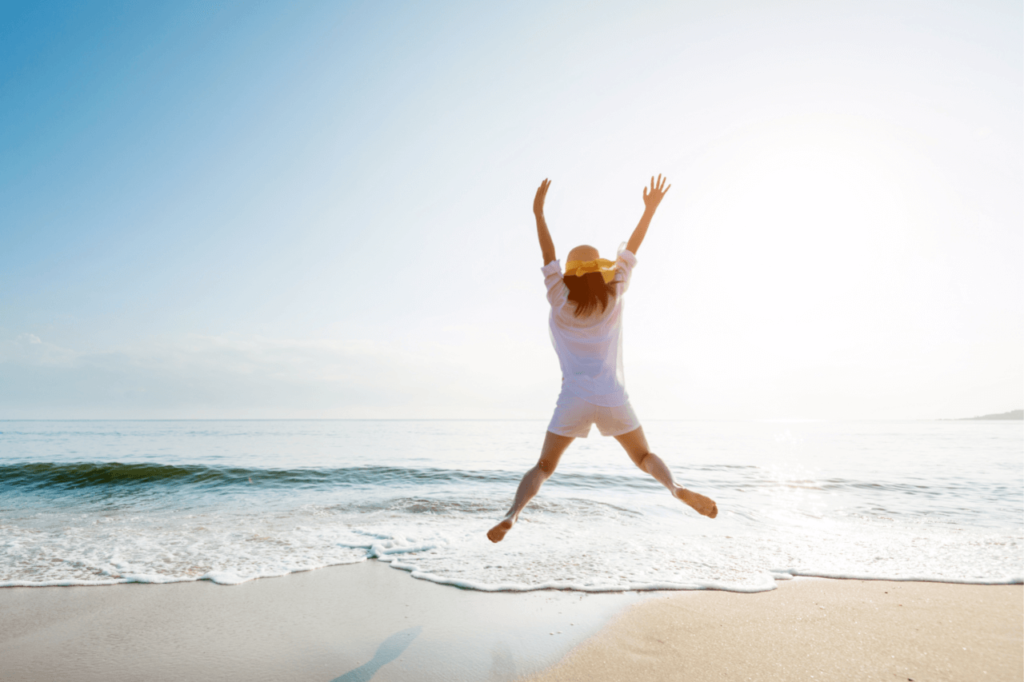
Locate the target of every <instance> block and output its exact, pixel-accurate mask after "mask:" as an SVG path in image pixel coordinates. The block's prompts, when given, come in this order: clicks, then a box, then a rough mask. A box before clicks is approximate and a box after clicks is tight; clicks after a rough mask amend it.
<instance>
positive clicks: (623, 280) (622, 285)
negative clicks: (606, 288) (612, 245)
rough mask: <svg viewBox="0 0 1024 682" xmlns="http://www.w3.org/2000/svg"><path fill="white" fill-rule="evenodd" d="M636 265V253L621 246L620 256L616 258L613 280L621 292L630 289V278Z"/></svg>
mask: <svg viewBox="0 0 1024 682" xmlns="http://www.w3.org/2000/svg"><path fill="white" fill-rule="evenodd" d="M634 265H636V254H635V253H633V252H632V251H630V250H629V249H627V248H624V247H622V248H620V249H619V257H618V258H617V259H616V260H615V279H614V280H612V281H613V282H615V284H616V285H617V287H618V293H619V294H624V293H626V290H627V289H629V279H630V277H631V276H632V275H633V266H634Z"/></svg>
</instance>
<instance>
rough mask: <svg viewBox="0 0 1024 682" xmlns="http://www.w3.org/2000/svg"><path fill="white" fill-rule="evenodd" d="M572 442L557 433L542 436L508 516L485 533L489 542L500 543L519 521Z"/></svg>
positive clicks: (570, 439) (567, 437)
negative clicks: (524, 509)
mask: <svg viewBox="0 0 1024 682" xmlns="http://www.w3.org/2000/svg"><path fill="white" fill-rule="evenodd" d="M574 440H575V438H570V437H569V436H559V435H558V434H557V433H551V432H550V431H548V432H547V434H546V435H545V436H544V445H543V447H541V450H540V459H538V460H537V463H536V464H535V465H534V466H533V468H532V469H530V470H529V471H527V472H526V475H525V476H523V480H522V481H520V482H519V489H518V490H516V498H515V500H513V502H512V508H511V509H509V510H508V514H506V515H505V518H504V519H502V521H501V522H500V523H499V524H498V525H496V526H495V527H494V528H492V529H490V530H489V531H487V539H489V540H490V541H491V542H501V541H502V540H503V539H504V538H505V533H507V532H509V530H511V529H512V526H513V524H515V522H516V521H518V520H519V512H521V511H523V507H525V506H526V503H527V502H529V501H530V500H532V499H533V496H534V495H536V494H537V491H539V490H540V487H541V486H542V485H544V481H546V480H548V479H549V478H551V474H553V473H555V469H556V468H557V467H558V461H559V460H560V459H561V458H562V453H564V452H565V450H566V448H568V447H569V444H570V443H572V442H573V441H574Z"/></svg>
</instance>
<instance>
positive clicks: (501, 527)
mask: <svg viewBox="0 0 1024 682" xmlns="http://www.w3.org/2000/svg"><path fill="white" fill-rule="evenodd" d="M712 504H713V503H712ZM510 530H512V520H511V519H505V520H504V521H502V522H501V523H499V524H498V525H497V526H495V527H494V528H492V529H490V530H489V531H487V539H488V540H490V541H491V542H501V541H502V540H504V539H505V533H507V532H509V531H510Z"/></svg>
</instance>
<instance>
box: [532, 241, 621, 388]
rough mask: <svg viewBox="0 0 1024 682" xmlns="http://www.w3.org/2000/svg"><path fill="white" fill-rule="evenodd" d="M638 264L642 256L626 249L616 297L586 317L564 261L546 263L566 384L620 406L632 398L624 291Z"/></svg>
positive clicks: (617, 266)
mask: <svg viewBox="0 0 1024 682" xmlns="http://www.w3.org/2000/svg"><path fill="white" fill-rule="evenodd" d="M634 265H636V255H635V254H633V252H631V251H629V250H627V249H624V248H623V249H621V250H620V251H619V257H618V259H617V260H616V261H615V270H616V272H615V277H614V278H613V279H612V281H611V283H612V284H614V285H615V297H614V298H610V299H609V301H608V307H607V308H605V309H604V312H599V311H592V312H591V313H590V314H589V315H585V316H583V317H576V304H575V303H572V302H571V301H569V288H568V287H567V286H565V282H563V281H562V266H561V264H560V263H559V262H558V261H557V260H554V261H551V262H550V263H548V264H547V265H545V266H544V267H543V268H541V272H543V273H544V284H546V285H547V288H548V302H549V303H551V317H550V328H551V343H552V344H553V345H554V347H555V352H556V353H557V354H558V363H559V364H560V365H561V366H562V382H563V383H562V388H563V390H568V391H570V392H572V393H574V394H575V395H577V396H579V397H580V398H583V399H584V400H586V401H587V402H588V403H592V404H594V405H602V406H604V407H617V406H619V405H625V404H626V402H628V401H629V396H628V395H627V394H626V385H625V378H624V376H623V373H622V294H624V293H625V292H626V290H627V289H628V288H629V276H630V274H631V273H632V272H633V266H634Z"/></svg>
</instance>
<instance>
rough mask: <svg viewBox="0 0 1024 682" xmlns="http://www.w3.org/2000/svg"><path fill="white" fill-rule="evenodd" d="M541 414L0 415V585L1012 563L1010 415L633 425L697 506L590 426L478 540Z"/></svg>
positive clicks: (510, 585) (767, 580) (978, 573)
mask: <svg viewBox="0 0 1024 682" xmlns="http://www.w3.org/2000/svg"><path fill="white" fill-rule="evenodd" d="M545 426H546V424H545V422H534V421H23V422H18V421H6V422H0V431H2V433H0V586H32V585H39V586H42V585H98V584H111V583H121V582H172V581H188V580H212V581H214V582H217V583H223V584H237V583H240V582H244V581H247V580H252V579H254V578H263V577H270V576H281V575H285V574H288V573H291V572H294V571H305V570H311V569H317V568H321V567H325V566H334V565H339V564H350V563H354V562H359V561H367V560H373V561H382V562H388V563H390V565H391V566H392V567H394V568H396V569H402V570H405V571H408V572H409V573H410V575H411V576H412V577H414V578H422V579H426V580H433V581H436V582H440V583H447V584H452V585H458V586H460V587H464V588H471V589H478V590H532V589H542V588H558V589H572V590H583V591H607V590H640V589H700V588H717V589H727V590H737V591H759V590H765V589H771V588H772V587H773V586H774V585H775V581H776V580H779V579H786V578H789V577H791V576H794V575H814V576H826V577H857V578H886V579H896V580H905V579H917V580H938V581H950V582H971V583H1007V582H1021V578H1022V576H1024V460H1022V454H1024V425H1022V424H1021V423H1020V422H984V421H917V422H793V423H783V422H774V423H763V422H762V423H758V422H693V421H677V422H672V421H652V422H648V423H647V424H645V427H644V428H645V431H646V433H647V436H648V440H649V442H650V444H651V447H652V449H653V450H654V452H656V453H658V454H659V455H661V456H662V458H663V459H665V461H666V462H667V463H668V464H669V465H670V467H671V468H672V470H673V472H674V474H675V476H676V478H677V480H678V482H680V483H681V484H683V485H685V486H686V487H688V488H691V489H693V490H696V491H698V492H701V493H704V494H706V495H709V496H711V497H712V498H714V499H715V500H716V501H717V503H718V508H719V510H720V513H719V516H718V518H717V519H714V520H711V519H707V518H704V517H701V516H699V515H697V514H696V513H695V512H693V511H692V510H691V509H689V508H688V507H686V506H685V505H683V504H682V503H681V502H679V501H677V500H676V499H674V498H673V497H671V496H670V495H669V493H668V492H667V491H666V490H665V489H664V488H662V487H661V486H660V485H659V484H658V483H656V482H655V481H654V480H653V479H651V478H650V477H649V476H647V475H646V474H644V473H643V472H641V471H640V470H639V469H637V468H636V467H635V466H633V465H632V463H631V462H630V460H629V459H628V457H627V456H626V454H625V453H624V452H623V450H622V449H621V447H620V446H619V445H618V444H617V443H616V441H615V440H614V439H611V438H600V437H599V436H598V435H597V432H596V430H595V431H594V432H593V433H592V434H591V437H590V438H589V439H585V440H583V439H578V440H576V441H575V442H574V443H573V445H572V446H571V447H570V448H569V450H568V451H567V452H566V454H565V455H564V456H563V457H562V461H561V464H560V465H559V467H558V470H557V471H556V472H555V474H554V476H553V477H552V478H551V479H550V480H549V481H548V482H547V484H546V485H545V486H544V487H543V488H542V490H541V492H540V494H539V495H538V496H537V497H536V498H534V500H533V501H532V502H531V503H530V504H529V505H528V506H527V508H526V510H525V511H524V512H523V515H522V517H521V518H520V522H519V523H518V524H517V525H516V526H515V528H513V530H512V531H511V532H510V533H509V534H508V536H507V537H506V539H505V541H504V542H502V543H500V544H498V545H495V544H492V543H490V542H489V541H488V540H487V538H486V532H487V530H488V529H489V528H490V527H491V526H492V525H493V524H494V523H496V522H497V521H498V520H499V519H500V518H501V517H502V516H503V515H504V514H505V512H506V511H507V509H508V507H509V505H510V504H511V501H512V496H513V494H514V492H515V489H516V486H517V484H518V482H519V479H520V477H521V476H522V474H523V473H524V472H525V471H526V470H527V469H528V468H529V467H531V466H532V465H533V464H534V462H535V461H536V458H537V455H538V453H539V448H540V445H541V443H542V441H543V437H544V430H545Z"/></svg>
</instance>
